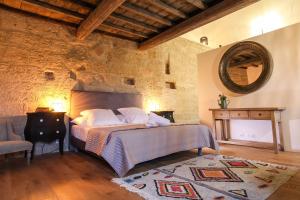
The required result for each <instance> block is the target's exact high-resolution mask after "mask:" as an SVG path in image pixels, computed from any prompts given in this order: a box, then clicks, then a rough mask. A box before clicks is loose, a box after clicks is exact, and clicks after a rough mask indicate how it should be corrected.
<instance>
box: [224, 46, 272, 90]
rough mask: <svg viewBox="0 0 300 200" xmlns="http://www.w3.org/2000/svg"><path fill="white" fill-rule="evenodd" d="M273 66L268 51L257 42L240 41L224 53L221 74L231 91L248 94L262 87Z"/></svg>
mask: <svg viewBox="0 0 300 200" xmlns="http://www.w3.org/2000/svg"><path fill="white" fill-rule="evenodd" d="M271 73H272V67H271V62H270V57H269V53H268V51H267V50H266V49H265V48H264V47H263V46H262V45H260V44H258V43H256V42H250V41H246V42H240V43H237V44H235V45H234V46H232V47H231V48H229V49H228V50H227V51H226V52H225V54H224V55H223V57H222V59H221V62H220V66H219V76H220V79H221V81H222V82H223V84H224V85H225V87H226V88H228V89H229V90H230V91H232V92H235V93H240V94H247V93H250V92H253V91H255V90H257V89H259V88H260V87H262V86H263V85H264V84H265V83H266V81H267V80H268V79H269V78H270V75H271Z"/></svg>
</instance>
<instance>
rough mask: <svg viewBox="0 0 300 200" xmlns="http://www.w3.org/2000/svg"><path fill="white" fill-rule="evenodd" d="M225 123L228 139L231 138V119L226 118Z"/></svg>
mask: <svg viewBox="0 0 300 200" xmlns="http://www.w3.org/2000/svg"><path fill="white" fill-rule="evenodd" d="M224 123H225V137H226V140H230V120H228V119H225V120H224Z"/></svg>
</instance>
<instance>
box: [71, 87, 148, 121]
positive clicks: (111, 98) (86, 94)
mask: <svg viewBox="0 0 300 200" xmlns="http://www.w3.org/2000/svg"><path fill="white" fill-rule="evenodd" d="M121 107H139V108H142V107H143V98H142V95H141V94H132V93H113V92H91V91H76V90H73V91H72V92H71V103H70V117H71V119H74V118H75V117H77V116H79V113H80V112H81V111H84V110H88V109H95V108H103V109H112V110H116V109H118V108H121Z"/></svg>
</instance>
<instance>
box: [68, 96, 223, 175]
mask: <svg viewBox="0 0 300 200" xmlns="http://www.w3.org/2000/svg"><path fill="white" fill-rule="evenodd" d="M142 102H143V100H142V95H141V94H129V93H110V92H87V91H72V93H71V104H70V105H71V106H70V119H73V118H75V117H77V116H79V113H80V112H81V111H84V110H88V109H96V108H101V109H111V110H117V109H118V108H121V107H140V108H142ZM70 126H71V127H70V142H71V145H72V146H73V147H76V148H78V149H79V150H82V151H86V152H89V153H92V154H94V155H96V156H98V157H102V158H103V159H104V160H106V161H107V162H108V164H109V165H110V166H111V167H112V168H113V169H114V171H115V172H116V173H117V174H118V176H120V177H122V176H124V175H126V174H127V172H128V171H129V170H130V169H132V168H133V167H134V166H135V165H136V164H138V163H142V162H145V161H149V160H152V159H155V158H158V157H162V156H166V155H169V154H172V153H176V152H180V151H186V150H191V149H196V148H197V149H198V153H201V149H202V148H203V147H209V148H212V149H215V150H218V144H217V143H216V141H215V140H214V138H213V136H212V134H211V131H210V129H209V128H208V127H207V126H205V125H200V124H172V125H169V126H159V127H146V126H145V125H142V124H126V125H118V126H105V127H82V126H78V125H75V124H72V123H70Z"/></svg>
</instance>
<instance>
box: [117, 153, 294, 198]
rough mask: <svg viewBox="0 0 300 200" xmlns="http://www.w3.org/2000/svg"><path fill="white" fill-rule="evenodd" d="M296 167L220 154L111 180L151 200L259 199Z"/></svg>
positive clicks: (267, 194)
mask: <svg viewBox="0 0 300 200" xmlns="http://www.w3.org/2000/svg"><path fill="white" fill-rule="evenodd" d="M297 171H298V168H295V167H290V166H283V165H277V164H271V163H266V162H261V161H253V160H246V159H242V158H235V157H232V156H223V155H204V156H199V157H195V158H192V159H189V160H186V161H182V162H177V163H174V164H171V165H167V166H163V167H160V168H155V169H151V170H148V171H146V172H142V173H138V174H134V175H130V176H127V177H124V178H114V179H113V180H112V181H113V182H115V183H117V184H119V185H120V186H121V187H125V188H126V189H127V190H129V191H132V192H135V193H137V194H138V195H140V196H141V197H143V198H144V199H149V200H150V199H151V200H160V199H163V200H175V199H176V200H178V199H182V200H183V199H185V200H186V199H190V200H200V199H203V200H208V199H209V200H217V199H219V200H229V199H230V200H231V199H232V200H233V199H243V200H249V199H253V200H262V199H267V198H268V197H269V196H270V195H271V194H272V193H273V192H275V191H276V190H277V189H278V188H279V187H280V186H281V185H282V184H284V183H285V182H287V181H288V180H289V179H290V178H291V177H292V176H293V175H295V174H296V172H297Z"/></svg>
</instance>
